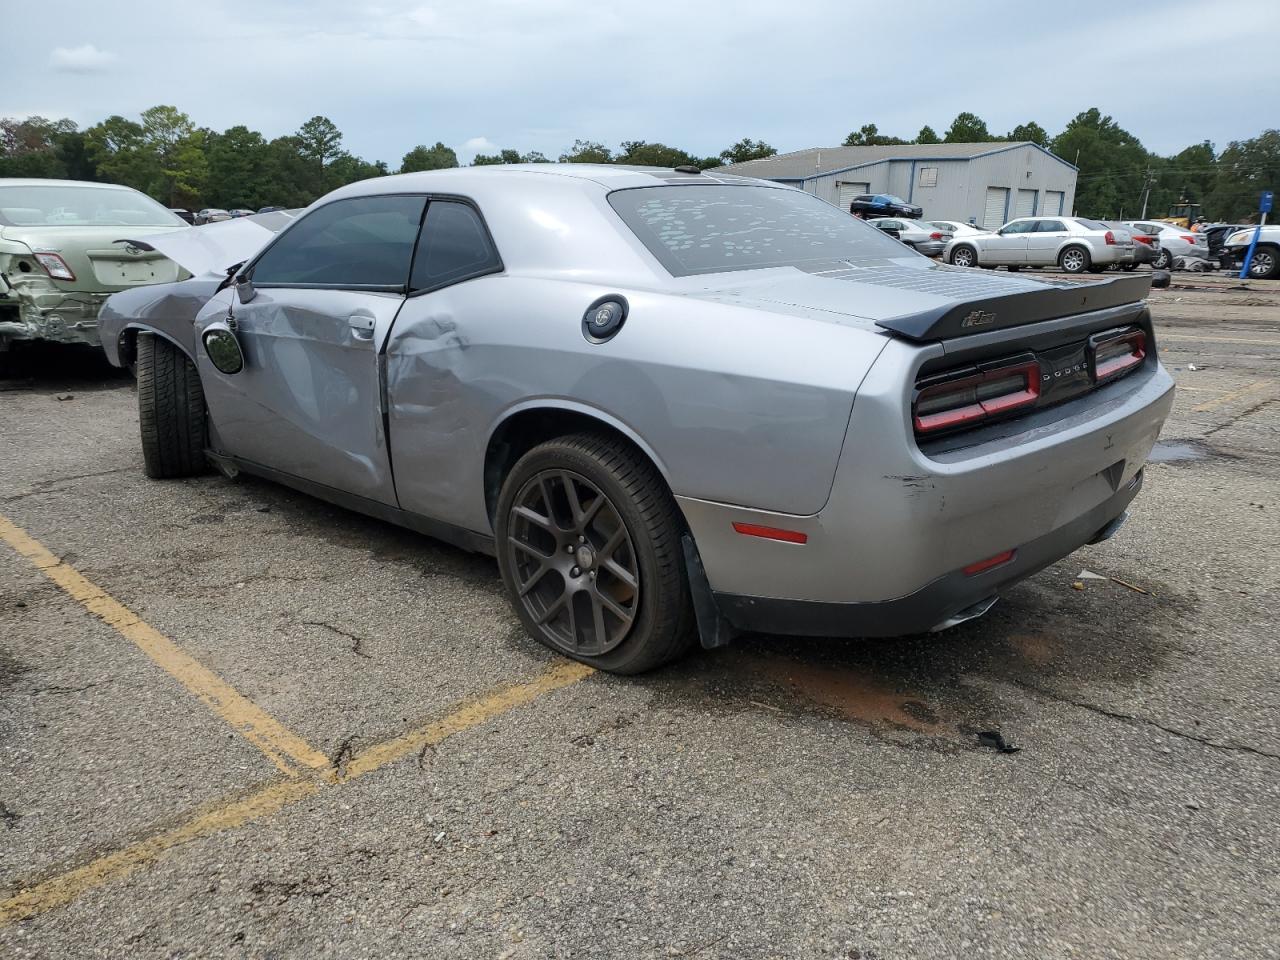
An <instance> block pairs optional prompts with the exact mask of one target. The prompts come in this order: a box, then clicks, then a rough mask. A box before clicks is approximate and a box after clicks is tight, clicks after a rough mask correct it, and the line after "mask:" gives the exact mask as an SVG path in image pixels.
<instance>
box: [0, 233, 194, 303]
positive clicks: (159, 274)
mask: <svg viewBox="0 0 1280 960" xmlns="http://www.w3.org/2000/svg"><path fill="white" fill-rule="evenodd" d="M187 229H190V228H189V227H185V226H183V227H173V228H167V227H136V226H134V227H129V226H113V227H79V226H77V227H58V226H6V227H2V228H0V236H3V237H4V239H5V240H10V241H14V242H17V243H21V244H23V245H24V246H26V247H27V248H28V249H29V250H30V251H31V252H32V253H33V254H35V253H56V254H57V255H58V256H60V257H61V258H62V259H63V261H64V262H65V263H66V264H67V266H68V267H69V268H70V269H71V272H72V273H73V274H75V279H74V280H59V279H57V278H50V282H51V283H53V285H54V286H55V287H56V288H57V289H59V290H62V291H65V292H68V293H70V292H81V293H107V292H115V291H117V290H127V289H129V288H130V287H137V286H141V285H143V284H150V283H171V282H173V281H175V280H177V279H178V278H179V273H180V269H179V267H178V265H177V264H176V263H174V262H173V261H172V260H170V259H168V258H167V257H165V256H164V255H163V254H162V253H159V252H157V251H154V250H150V251H148V250H143V249H140V248H138V247H134V246H131V245H128V244H126V243H122V242H119V241H124V240H126V238H127V237H128V235H129V233H130V232H134V233H139V232H147V233H157V232H161V231H165V232H171V231H173V230H187Z"/></svg>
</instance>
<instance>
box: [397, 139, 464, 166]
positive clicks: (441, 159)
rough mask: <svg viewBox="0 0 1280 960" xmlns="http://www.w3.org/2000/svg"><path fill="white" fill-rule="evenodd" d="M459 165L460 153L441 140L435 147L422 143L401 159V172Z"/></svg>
mask: <svg viewBox="0 0 1280 960" xmlns="http://www.w3.org/2000/svg"><path fill="white" fill-rule="evenodd" d="M457 165H458V155H457V154H456V153H454V151H453V148H452V147H446V146H445V145H444V144H443V143H440V142H439V141H437V142H436V145H435V146H434V147H426V146H423V145H422V144H418V146H416V147H414V148H413V149H412V150H410V151H409V152H408V153H406V154H405V155H404V159H403V160H401V161H400V172H401V173H416V172H417V171H419V170H445V169H448V168H450V167H456V166H457Z"/></svg>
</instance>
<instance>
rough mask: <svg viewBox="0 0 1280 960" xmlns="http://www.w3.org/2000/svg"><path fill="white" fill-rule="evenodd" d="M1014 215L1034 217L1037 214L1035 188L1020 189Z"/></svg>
mask: <svg viewBox="0 0 1280 960" xmlns="http://www.w3.org/2000/svg"><path fill="white" fill-rule="evenodd" d="M1013 215H1014V216H1015V217H1034V216H1035V215H1036V192H1035V191H1034V190H1019V191H1018V202H1017V203H1015V204H1014V206H1013Z"/></svg>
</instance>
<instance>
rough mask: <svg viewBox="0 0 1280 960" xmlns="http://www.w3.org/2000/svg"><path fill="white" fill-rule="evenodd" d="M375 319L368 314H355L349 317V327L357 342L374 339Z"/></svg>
mask: <svg viewBox="0 0 1280 960" xmlns="http://www.w3.org/2000/svg"><path fill="white" fill-rule="evenodd" d="M373 324H374V318H373V315H372V314H368V313H353V314H352V315H351V316H349V317H347V326H349V327H350V328H351V334H352V336H354V337H355V338H356V339H357V340H372V339H373Z"/></svg>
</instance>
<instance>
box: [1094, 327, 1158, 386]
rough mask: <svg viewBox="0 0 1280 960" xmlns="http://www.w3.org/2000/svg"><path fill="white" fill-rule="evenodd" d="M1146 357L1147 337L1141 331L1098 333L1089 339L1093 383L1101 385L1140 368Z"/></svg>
mask: <svg viewBox="0 0 1280 960" xmlns="http://www.w3.org/2000/svg"><path fill="white" fill-rule="evenodd" d="M1146 357H1147V335H1146V333H1145V332H1144V331H1142V330H1128V331H1123V332H1121V333H1115V332H1111V333H1100V334H1094V335H1093V336H1092V337H1090V338H1089V364H1090V366H1092V367H1093V371H1092V372H1093V382H1094V383H1096V384H1103V383H1106V382H1107V381H1109V380H1114V379H1115V378H1116V377H1119V376H1121V375H1122V374H1125V373H1127V372H1128V371H1130V370H1132V369H1133V368H1135V367H1137V366H1140V365H1141V364H1142V361H1143V360H1145V359H1146Z"/></svg>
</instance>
